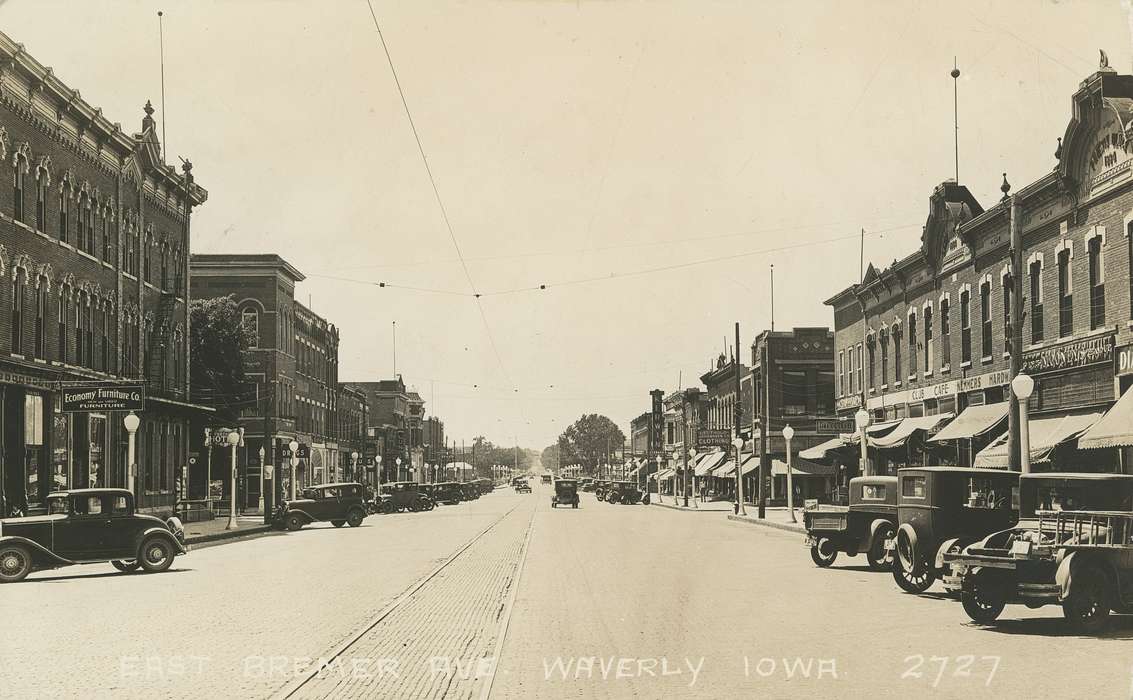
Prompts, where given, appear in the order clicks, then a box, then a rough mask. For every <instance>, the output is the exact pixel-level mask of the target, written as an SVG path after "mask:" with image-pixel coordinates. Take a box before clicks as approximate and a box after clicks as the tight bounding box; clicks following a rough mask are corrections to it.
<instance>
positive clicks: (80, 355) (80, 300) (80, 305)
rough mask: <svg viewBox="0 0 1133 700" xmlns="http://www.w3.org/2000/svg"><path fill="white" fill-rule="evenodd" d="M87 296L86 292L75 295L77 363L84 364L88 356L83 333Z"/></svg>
mask: <svg viewBox="0 0 1133 700" xmlns="http://www.w3.org/2000/svg"><path fill="white" fill-rule="evenodd" d="M86 298H87V295H86V293H84V292H79V293H78V294H77V295H76V296H75V364H76V365H79V366H80V367H81V366H83V359H84V358H85V357H86V354H85V353H86V335H85V334H84V333H83V330H84V329H83V316H84V315H85V311H86V303H85V302H86Z"/></svg>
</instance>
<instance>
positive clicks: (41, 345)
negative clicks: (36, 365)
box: [33, 277, 47, 360]
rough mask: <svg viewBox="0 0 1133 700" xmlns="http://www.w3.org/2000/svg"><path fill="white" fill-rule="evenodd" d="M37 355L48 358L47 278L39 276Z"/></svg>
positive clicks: (36, 321) (35, 353)
mask: <svg viewBox="0 0 1133 700" xmlns="http://www.w3.org/2000/svg"><path fill="white" fill-rule="evenodd" d="M33 353H34V355H35V357H37V358H39V359H41V360H43V359H46V358H47V280H46V279H45V278H43V277H40V278H39V284H38V285H36V290H35V349H34V350H33Z"/></svg>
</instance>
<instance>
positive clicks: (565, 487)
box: [551, 479, 578, 508]
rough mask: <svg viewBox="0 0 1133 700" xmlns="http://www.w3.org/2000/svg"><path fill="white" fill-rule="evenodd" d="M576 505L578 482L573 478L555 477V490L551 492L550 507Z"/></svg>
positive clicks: (575, 506)
mask: <svg viewBox="0 0 1133 700" xmlns="http://www.w3.org/2000/svg"><path fill="white" fill-rule="evenodd" d="M557 506H570V507H572V508H577V507H578V482H577V481H575V480H574V479H555V492H554V493H553V494H551V507H552V508H555V507H557Z"/></svg>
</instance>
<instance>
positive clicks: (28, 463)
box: [24, 393, 50, 505]
mask: <svg viewBox="0 0 1133 700" xmlns="http://www.w3.org/2000/svg"><path fill="white" fill-rule="evenodd" d="M43 420H44V415H43V397H42V396H40V395H39V394H31V393H28V394H25V395H24V476H25V481H24V484H25V486H24V489H25V490H24V493H25V495H26V496H27V501H28V504H29V505H31V504H38V503H41V502H42V501H43V498H44V497H45V496H46V495H47V491H48V489H49V488H50V486H49V485H45V487H44V489H43V491H42V492H41V491H40V481H39V475H40V469H41V467H42V466H43V464H44V462H45V455H44V440H43V433H44V426H43Z"/></svg>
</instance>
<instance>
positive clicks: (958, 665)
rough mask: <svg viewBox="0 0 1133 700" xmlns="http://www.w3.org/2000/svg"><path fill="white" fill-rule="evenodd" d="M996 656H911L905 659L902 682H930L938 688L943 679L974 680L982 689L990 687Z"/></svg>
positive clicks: (995, 668)
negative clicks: (982, 686) (979, 683)
mask: <svg viewBox="0 0 1133 700" xmlns="http://www.w3.org/2000/svg"><path fill="white" fill-rule="evenodd" d="M999 660H1000V657H998V656H974V655H972V654H962V655H960V656H925V655H924V654H911V655H909V656H906V657H905V671H904V673H902V674H901V679H902V680H931V681H932V687H933V688H939V687H940V684H941V682H942V681H944V680H945V679H959V678H974V679H976V680H977V681H979V680H982V681H983V684H984V687H989V686H991V681H992V679H994V678H995V672H996V671H998V670H999Z"/></svg>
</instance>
